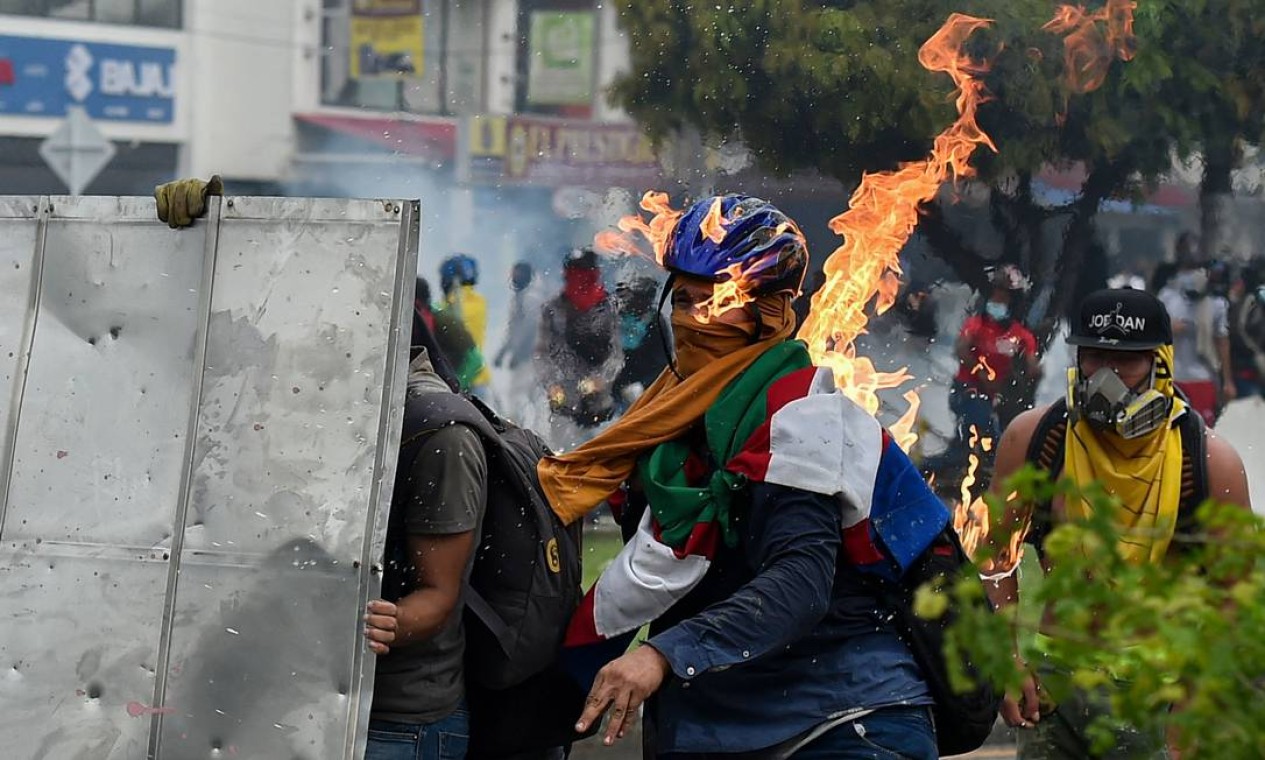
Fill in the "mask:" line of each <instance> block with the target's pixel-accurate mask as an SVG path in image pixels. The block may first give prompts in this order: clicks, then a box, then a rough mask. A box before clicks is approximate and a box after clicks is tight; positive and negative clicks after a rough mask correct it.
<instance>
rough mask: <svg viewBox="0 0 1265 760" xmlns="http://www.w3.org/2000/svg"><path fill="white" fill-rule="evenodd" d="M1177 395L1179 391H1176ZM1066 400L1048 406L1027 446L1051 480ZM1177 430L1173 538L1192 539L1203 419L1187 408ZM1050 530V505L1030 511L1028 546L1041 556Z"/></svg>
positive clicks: (1203, 462)
mask: <svg viewBox="0 0 1265 760" xmlns="http://www.w3.org/2000/svg"><path fill="white" fill-rule="evenodd" d="M1179 393H1180V391H1179ZM1188 406H1189V405H1188ZM1067 425H1068V415H1067V400H1066V399H1059V400H1058V401H1056V402H1054V403H1053V404H1051V405H1050V408H1049V409H1047V410H1046V412H1045V414H1043V415H1042V416H1041V420H1040V421H1039V422H1038V423H1037V428H1036V430H1035V431H1033V433H1032V440H1031V441H1030V442H1029V443H1028V451H1027V461H1028V462H1029V463H1031V464H1033V465H1035V466H1036V467H1037V468H1038V469H1041V470H1045V471H1046V472H1048V473H1049V474H1050V477H1051V478H1058V476H1059V473H1061V472H1062V471H1063V453H1064V448H1065V446H1066V444H1067ZM1176 425H1177V428H1178V430H1179V431H1180V433H1181V441H1182V484H1181V496H1180V500H1179V501H1178V505H1177V523H1176V525H1175V527H1174V532H1175V534H1176V535H1186V536H1190V535H1194V534H1197V533H1198V532H1199V524H1198V520H1197V518H1196V515H1195V513H1196V511H1197V510H1198V509H1199V505H1200V504H1203V503H1204V501H1205V500H1207V498H1208V457H1207V442H1206V440H1205V437H1204V435H1205V425H1204V420H1203V417H1202V416H1200V415H1199V414H1198V413H1197V412H1195V411H1194V410H1193V409H1192V408H1188V409H1187V411H1186V413H1185V414H1183V415H1182V416H1181V417H1178V418H1177V422H1176ZM1053 529H1054V512H1053V505H1052V504H1050V503H1049V502H1045V503H1043V504H1037V505H1036V508H1035V509H1033V510H1032V527H1031V528H1029V530H1028V535H1027V538H1026V539H1025V540H1026V541H1027V542H1028V543H1030V544H1032V546H1033V547H1035V548H1036V550H1037V554H1038V555H1042V554H1043V552H1044V544H1045V539H1046V537H1047V536H1048V535H1049V534H1050V531H1052V530H1053ZM1190 546H1191V543H1190V542H1175V543H1173V544H1170V548H1169V551H1176V552H1180V551H1184V550H1185V549H1187V548H1189V547H1190Z"/></svg>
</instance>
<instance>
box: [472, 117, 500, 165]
mask: <svg viewBox="0 0 1265 760" xmlns="http://www.w3.org/2000/svg"><path fill="white" fill-rule="evenodd" d="M470 155H471V156H477V157H483V156H494V157H500V156H504V155H505V117H504V116H475V117H474V118H473V119H471V120H470Z"/></svg>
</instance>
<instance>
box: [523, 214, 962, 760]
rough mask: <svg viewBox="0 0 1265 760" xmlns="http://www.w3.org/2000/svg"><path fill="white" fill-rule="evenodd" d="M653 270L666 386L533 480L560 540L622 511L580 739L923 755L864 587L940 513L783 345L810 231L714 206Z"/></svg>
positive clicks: (579, 642) (690, 751) (571, 648)
mask: <svg viewBox="0 0 1265 760" xmlns="http://www.w3.org/2000/svg"><path fill="white" fill-rule="evenodd" d="M661 261H662V264H663V266H664V267H665V268H666V269H667V270H668V272H669V283H668V285H667V286H666V291H665V296H664V298H665V299H666V298H670V299H671V307H672V308H671V325H672V334H673V349H674V350H673V352H672V354H673V355H672V356H671V357H670V364H669V366H668V368H667V369H665V370H664V371H663V372H662V374H660V375H659V377H658V379H657V380H656V381H655V382H654V383H652V384H651V385H650V387H649V388H647V389H646V391H645V393H644V394H642V396H641V397H640V398H639V399H638V400H637V401H636V402H635V403H634V404H633V405H632V407H631V408H630V409H629V410H628V411H627V412H626V413H625V414H624V416H623V417H622V418H621V419H620V420H619V421H618V422H616V423H615V424H614V425H612V426H611V427H610V428H609V429H607V430H606V431H604V432H603V433H601V434H600V435H598V436H597V437H595V438H594V439H593V440H591V441H589V442H588V443H587V444H585V445H583V446H581V447H579V448H578V449H576V450H575V451H573V452H570V453H568V454H564V455H560V456H556V457H548V458H546V459H544V460H542V461H541V464H540V466H539V474H540V480H541V485H542V487H543V488H544V490H545V493H546V494H547V496H548V497H549V501H550V503H551V504H552V505H553V508H554V511H555V512H556V513H557V514H558V516H559V517H560V518H561V519H562V520H563V521H564V522H568V523H570V522H574V521H576V520H578V519H581V518H582V517H583V515H585V514H586V513H588V512H590V511H591V510H593V509H594V508H596V507H597V506H598V505H599V504H602V503H604V502H607V501H611V502H615V501H619V502H621V503H622V504H623V510H622V514H621V515H620V516H619V517H620V522H621V525H622V526H623V527H624V528H625V532H626V535H629V534H631V535H629V541H628V543H627V544H626V545H625V547H624V549H623V550H622V551H621V552H620V554H619V556H618V557H617V558H616V559H615V560H614V561H613V562H612V563H611V564H610V565H609V566H608V567H607V568H606V570H605V571H604V572H603V574H602V576H601V577H600V578H599V580H598V581H597V583H596V585H595V586H594V588H593V590H591V591H590V592H589V594H588V596H587V597H586V598H585V602H584V603H583V604H582V605H581V607H580V609H579V612H578V613H577V615H576V616H575V618H574V619H573V621H572V624H571V627H570V629H569V631H568V634H567V641H566V650H565V651H566V652H567V653H568V654H571V653H574V654H575V655H576V659H582V658H583V657H584V656H588V657H589V658H590V660H591V661H596V662H598V663H599V664H600V663H605V665H604V666H603V667H601V669H600V671H597V674H596V678H595V680H593V683H592V687H591V690H590V694H589V697H588V701H587V703H586V704H587V707H586V709H585V711H584V713H583V714H582V715H581V716H578V717H579V726H578V728H579V729H580V730H582V731H583V730H587V729H589V728H590V727H592V726H593V725H595V723H596V722H598V721H600V720H601V718H602V715H603V714H605V713H607V712H609V713H610V721H609V723H608V724H607V727H606V728H605V730H604V740H605V742H606V743H607V744H612V743H614V742H615V741H616V740H618V739H620V738H623V737H624V736H625V734H626V732H627V730H628V728H629V726H630V722H631V721H633V720H635V719H636V715H637V711H638V708H639V707H640V706H641V705H642V704H643V703H645V704H646V714H645V716H646V717H645V731H644V736H643V738H644V739H645V740H646V747H645V750H646V752H647V755H646V756H650V757H653V756H659V755H663V754H668V753H671V754H673V755H674V756H676V755H679V756H682V757H685V756H691V755H694V756H697V755H701V754H707V753H754V752H759V753H761V756H767V757H789V756H791V755H795V756H797V757H800V756H802V757H833V758H862V757H875V756H876V755H875V754H874V753H875V752H876V749H875V747H879V748H881V749H879V750H877V751H878V752H880V753H882V754H884V756H886V754H889V753H890V754H892V756H895V754H896V753H899V754H900V756H901V757H908V758H934V757H936V756H937V754H936V738H935V729H934V727H933V724H932V719H931V714H930V705H931V704H932V698H931V696H930V693H929V690H928V686H927V685H926V683H925V682H924V680H923V678H922V676H921V675H920V671H919V669H918V667H917V664H916V662H915V660H914V658H913V656H912V654H911V652H910V651H909V649H908V648H907V647H906V646H905V644H904V643H903V642H902V640H901V639H900V637H899V635H898V633H897V631H896V630H895V629H894V627H893V622H892V614H891V611H890V609H889V608H888V606H887V605H888V602H887V601H885V600H883V599H880V598H879V596H878V595H877V594H876V593H875V591H874V590H873V587H871V586H869V585H868V584H867V583H866V582H865V580H864V579H866V578H871V577H875V576H883V577H891V578H898V577H900V576H901V575H902V574H903V573H904V571H905V570H907V569H908V567H909V566H910V563H911V558H912V557H916V556H919V555H920V554H921V553H922V552H923V551H925V550H926V549H927V547H929V546H931V545H932V542H933V541H935V539H936V538H937V537H938V536H939V535H941V531H942V530H943V528H944V526H945V525H946V523H947V516H948V513H947V510H946V509H945V507H944V506H943V505H942V504H941V503H940V501H939V500H938V499H937V498H936V497H935V495H934V494H932V493H931V492H930V490H929V489H928V488H927V485H926V483H925V481H924V480H923V479H922V478H921V476H920V475H919V474H918V472H917V470H916V468H915V467H914V466H913V464H912V463H911V462H910V461H909V459H908V458H907V457H906V456H905V454H904V453H903V452H902V451H901V450H900V448H899V447H898V446H896V445H895V444H894V443H892V440H891V436H890V435H888V434H887V433H886V431H884V430H883V429H882V428H881V426H880V425H879V423H878V422H877V421H876V420H875V419H874V418H873V417H872V416H870V415H869V414H868V413H866V412H865V411H864V410H863V409H861V408H860V407H859V406H857V405H856V404H854V403H852V402H851V401H849V400H848V399H847V397H846V396H844V395H843V394H842V393H841V392H839V391H838V390H837V389H836V388H835V386H834V377H833V374H832V373H831V371H830V370H829V369H825V368H818V367H815V366H813V364H812V360H811V359H810V357H809V355H808V350H807V347H806V346H805V345H804V344H803V343H801V342H798V341H795V340H792V335H793V334H794V330H795V323H796V319H795V312H794V311H793V309H792V306H791V304H792V301H793V300H794V298H795V297H796V296H797V295H798V294H799V292H800V289H801V287H802V285H803V280H804V272H805V268H806V265H807V261H808V254H807V249H806V243H805V240H804V236H803V234H802V233H801V232H800V230H799V228H798V226H797V225H796V224H795V222H794V221H792V220H791V219H790V218H788V217H787V216H786V215H785V214H783V213H782V212H781V211H780V210H778V209H777V208H776V207H774V206H773V205H772V204H770V203H768V202H767V201H763V200H760V199H758V198H752V197H748V196H742V195H725V196H718V197H713V198H707V199H704V200H701V201H699V202H697V203H695V204H694V205H692V206H691V207H690V208H688V209H687V210H686V211H685V212H684V214H683V215H682V216H681V217H680V219H679V220H678V221H677V222H676V224H675V226H674V227H673V229H672V231H671V233H670V235H669V236H668V238H667V240H666V241H665V244H664V250H663V255H662V257H661ZM634 527H635V532H633V530H632V528H634ZM647 624H649V626H650V638H649V639H648V640H647V641H646V642H645V645H643V646H641V647H639V648H637V649H633V650H632V651H629V652H627V653H625V651H626V650H627V647H628V643H629V642H630V640H631V637H632V636H633V635H634V634H635V633H636V631H637V630H639V629H640V628H641V627H642V626H643V625H647ZM599 652H600V653H603V654H605V655H606V656H604V657H599V656H598V654H597V653H599ZM647 700H649V701H648V702H647ZM709 756H710V755H709Z"/></svg>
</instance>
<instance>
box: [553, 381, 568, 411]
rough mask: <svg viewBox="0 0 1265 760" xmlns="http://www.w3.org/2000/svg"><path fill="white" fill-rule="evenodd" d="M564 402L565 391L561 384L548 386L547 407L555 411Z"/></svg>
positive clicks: (565, 401) (564, 403) (563, 404)
mask: <svg viewBox="0 0 1265 760" xmlns="http://www.w3.org/2000/svg"><path fill="white" fill-rule="evenodd" d="M566 403H567V393H566V391H564V390H562V386H561V385H551V386H549V408H550V409H552V410H553V411H555V412H556V411H558V410H559V409H561V408H562V407H564V406H566Z"/></svg>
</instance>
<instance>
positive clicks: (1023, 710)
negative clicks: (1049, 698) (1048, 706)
mask: <svg viewBox="0 0 1265 760" xmlns="http://www.w3.org/2000/svg"><path fill="white" fill-rule="evenodd" d="M1015 666H1016V667H1019V668H1022V669H1023V671H1024V676H1023V684H1022V685H1021V686H1020V689H1019V693H1018V694H1015V693H1013V692H1011V691H1007V692H1006V696H1005V697H1003V698H1002V701H1001V709H1000V710H999V711H998V712H999V713H1000V714H1001V719H1002V721H1003V722H1004V723H1005V724H1006V725H1007V726H1010V727H1011V728H1032V727H1033V726H1035V725H1036V724H1038V723H1040V722H1041V704H1040V699H1039V692H1040V690H1041V685H1040V683H1038V682H1037V677H1036V675H1034V674H1033V673H1032V671H1030V670H1029V669H1028V667H1027V665H1025V664H1024V662H1023V660H1021V659H1020V658H1018V657H1016V658H1015Z"/></svg>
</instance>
